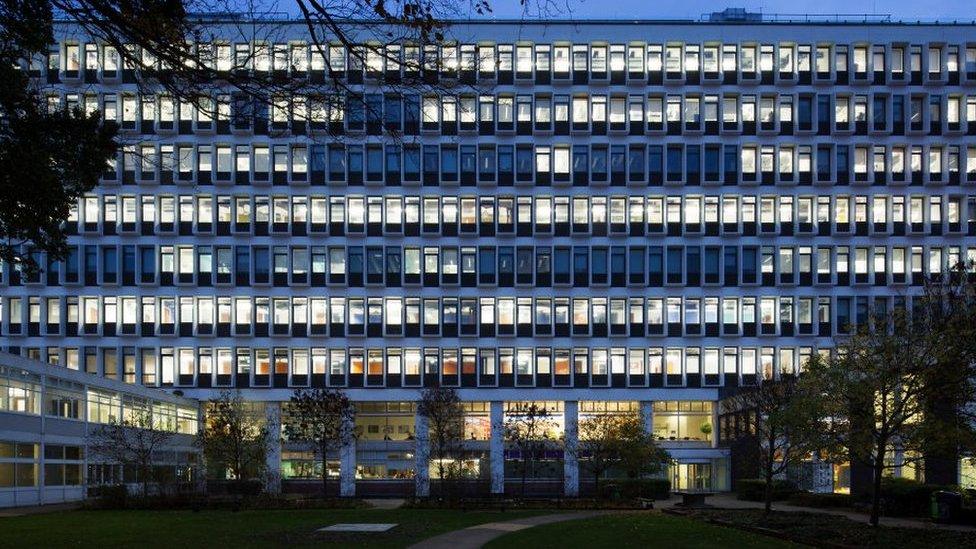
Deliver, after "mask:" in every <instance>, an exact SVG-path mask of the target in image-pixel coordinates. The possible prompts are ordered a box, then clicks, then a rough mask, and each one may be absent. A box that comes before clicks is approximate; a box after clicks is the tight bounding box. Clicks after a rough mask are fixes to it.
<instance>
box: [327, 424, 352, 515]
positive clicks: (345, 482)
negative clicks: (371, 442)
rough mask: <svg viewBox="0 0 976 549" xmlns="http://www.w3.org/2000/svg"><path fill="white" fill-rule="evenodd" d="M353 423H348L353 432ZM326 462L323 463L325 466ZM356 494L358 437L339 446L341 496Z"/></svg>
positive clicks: (346, 496) (348, 427)
mask: <svg viewBox="0 0 976 549" xmlns="http://www.w3.org/2000/svg"><path fill="white" fill-rule="evenodd" d="M346 421H347V422H348V423H354V422H355V420H354V419H353V418H347V419H346ZM353 428H354V426H353V425H347V429H348V432H350V433H351V432H353ZM325 465H326V464H325V463H323V464H322V466H323V467H325ZM355 495H356V439H355V438H351V439H350V440H349V442H347V443H346V444H343V445H342V447H341V448H339V496H340V497H344V498H351V497H355Z"/></svg>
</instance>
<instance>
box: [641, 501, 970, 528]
mask: <svg viewBox="0 0 976 549" xmlns="http://www.w3.org/2000/svg"><path fill="white" fill-rule="evenodd" d="M680 501H681V499H680V498H676V497H672V498H671V499H669V500H666V501H655V502H654V507H655V508H657V509H666V508H668V507H674V505H675V504H676V503H679V502H680ZM707 502H708V504H709V505H711V506H712V507H715V508H718V509H762V508H763V503H762V502H760V501H742V500H740V499H737V498H736V497H735V495H734V494H716V495H714V496H711V497H710V498H708V500H707ZM773 511H786V512H791V513H819V514H822V515H835V516H841V517H846V518H849V519H851V520H853V521H855V522H863V523H865V524H868V523H869V522H870V519H871V517H870V515H868V514H867V513H858V512H857V511H849V510H845V509H820V508H816V507H801V506H798V505H789V504H787V503H782V502H773ZM881 525H882V526H894V527H899V528H924V529H931V530H958V531H961V532H976V527H973V526H965V525H962V524H939V523H936V522H932V521H928V520H922V519H914V518H901V517H881Z"/></svg>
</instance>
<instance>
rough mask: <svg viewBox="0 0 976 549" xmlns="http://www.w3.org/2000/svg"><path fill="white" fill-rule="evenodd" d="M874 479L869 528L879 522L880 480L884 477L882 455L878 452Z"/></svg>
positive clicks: (875, 459)
mask: <svg viewBox="0 0 976 549" xmlns="http://www.w3.org/2000/svg"><path fill="white" fill-rule="evenodd" d="M873 465H874V467H872V468H873V469H874V471H873V474H874V478H873V479H872V480H873V485H872V490H871V526H877V525H878V523H879V522H880V521H881V479H882V477H883V476H884V453H883V452H878V453H877V454H876V455H875V458H874V464H873Z"/></svg>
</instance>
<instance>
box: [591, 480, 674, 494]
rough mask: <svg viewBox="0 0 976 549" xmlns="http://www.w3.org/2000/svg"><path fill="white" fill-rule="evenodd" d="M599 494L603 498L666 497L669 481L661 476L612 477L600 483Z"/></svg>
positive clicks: (669, 488)
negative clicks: (640, 477)
mask: <svg viewBox="0 0 976 549" xmlns="http://www.w3.org/2000/svg"><path fill="white" fill-rule="evenodd" d="M599 496H600V497H601V498H603V499H610V498H613V497H619V498H621V499H637V498H649V499H668V498H669V497H670V496H671V481H669V480H667V479H663V478H642V479H613V480H609V481H606V482H604V483H601V484H600V494H599Z"/></svg>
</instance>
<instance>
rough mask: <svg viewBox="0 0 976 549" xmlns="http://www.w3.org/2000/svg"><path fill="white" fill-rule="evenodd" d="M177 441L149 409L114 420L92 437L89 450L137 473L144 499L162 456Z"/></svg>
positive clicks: (91, 433) (139, 410)
mask: <svg viewBox="0 0 976 549" xmlns="http://www.w3.org/2000/svg"><path fill="white" fill-rule="evenodd" d="M172 439H173V433H172V432H171V431H166V430H163V428H162V425H160V423H159V421H157V420H156V418H155V417H154V416H153V413H152V411H151V410H150V409H148V408H138V409H133V410H131V411H129V412H128V414H127V417H126V418H124V419H122V420H121V421H119V420H113V421H112V422H111V423H108V424H107V425H102V426H100V427H98V428H96V429H95V430H94V431H92V432H90V433H89V434H88V448H89V451H90V452H91V454H92V455H93V456H94V457H99V458H102V459H105V460H107V461H109V462H111V463H116V464H119V465H121V466H122V467H123V469H126V468H133V469H135V471H136V475H137V477H138V480H139V483H140V484H141V485H142V496H143V497H146V496H148V495H149V484H150V482H151V481H152V480H153V478H154V472H155V469H156V460H157V459H158V458H159V453H160V451H162V450H163V449H164V448H166V447H167V446H168V445H169V444H170V442H171V441H172Z"/></svg>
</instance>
